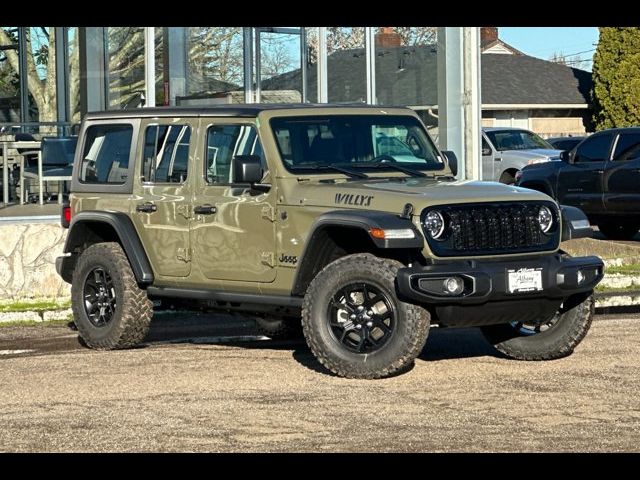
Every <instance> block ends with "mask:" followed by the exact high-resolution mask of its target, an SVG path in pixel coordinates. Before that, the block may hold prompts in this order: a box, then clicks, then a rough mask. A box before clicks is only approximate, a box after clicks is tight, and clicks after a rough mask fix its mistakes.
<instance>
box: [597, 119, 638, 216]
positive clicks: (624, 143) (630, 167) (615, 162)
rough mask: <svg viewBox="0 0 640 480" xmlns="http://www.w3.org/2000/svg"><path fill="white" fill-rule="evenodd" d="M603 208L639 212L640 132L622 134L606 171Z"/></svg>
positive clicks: (612, 210) (611, 210)
mask: <svg viewBox="0 0 640 480" xmlns="http://www.w3.org/2000/svg"><path fill="white" fill-rule="evenodd" d="M604 186H605V188H604V206H605V210H606V211H608V212H613V213H618V212H620V213H634V214H639V213H640V131H631V132H627V133H621V134H620V135H619V136H618V138H617V140H616V142H615V148H614V152H613V157H612V160H611V161H609V162H607V163H606V165H605V170H604Z"/></svg>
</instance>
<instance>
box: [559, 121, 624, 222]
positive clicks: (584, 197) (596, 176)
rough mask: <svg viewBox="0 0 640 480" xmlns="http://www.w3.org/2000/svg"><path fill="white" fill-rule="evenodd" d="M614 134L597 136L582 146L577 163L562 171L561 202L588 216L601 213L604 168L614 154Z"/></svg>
mask: <svg viewBox="0 0 640 480" xmlns="http://www.w3.org/2000/svg"><path fill="white" fill-rule="evenodd" d="M612 139H613V134H611V133H602V134H595V135H592V136H591V137H589V138H588V139H587V140H585V141H584V142H582V143H581V144H580V145H578V147H577V149H576V150H575V151H574V152H573V163H571V164H568V165H566V166H565V168H562V169H561V170H560V173H559V178H558V201H559V203H562V204H566V205H573V206H575V207H578V208H580V209H581V210H583V211H584V212H586V213H601V212H602V210H603V208H604V204H603V176H604V166H605V163H606V162H607V161H608V159H609V155H610V153H611V141H612Z"/></svg>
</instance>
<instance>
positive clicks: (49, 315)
mask: <svg viewBox="0 0 640 480" xmlns="http://www.w3.org/2000/svg"><path fill="white" fill-rule="evenodd" d="M72 318H73V311H72V310H71V309H70V308H66V309H58V310H27V311H23V312H2V313H0V323H8V322H38V323H40V322H51V321H54V320H71V319H72Z"/></svg>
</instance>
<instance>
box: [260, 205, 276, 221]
mask: <svg viewBox="0 0 640 480" xmlns="http://www.w3.org/2000/svg"><path fill="white" fill-rule="evenodd" d="M262 218H265V219H267V220H269V221H270V222H275V221H276V211H275V209H274V208H273V207H272V206H271V205H264V206H263V207H262Z"/></svg>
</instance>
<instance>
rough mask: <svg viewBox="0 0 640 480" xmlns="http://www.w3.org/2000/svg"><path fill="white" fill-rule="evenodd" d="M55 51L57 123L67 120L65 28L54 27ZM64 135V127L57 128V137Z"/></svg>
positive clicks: (67, 55)
mask: <svg viewBox="0 0 640 480" xmlns="http://www.w3.org/2000/svg"><path fill="white" fill-rule="evenodd" d="M54 31H55V40H56V44H55V50H56V65H55V69H56V102H57V106H56V107H57V114H58V121H59V122H67V121H68V120H69V111H70V107H69V95H68V92H69V49H68V41H67V27H54ZM60 134H62V135H64V127H58V135H60Z"/></svg>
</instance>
